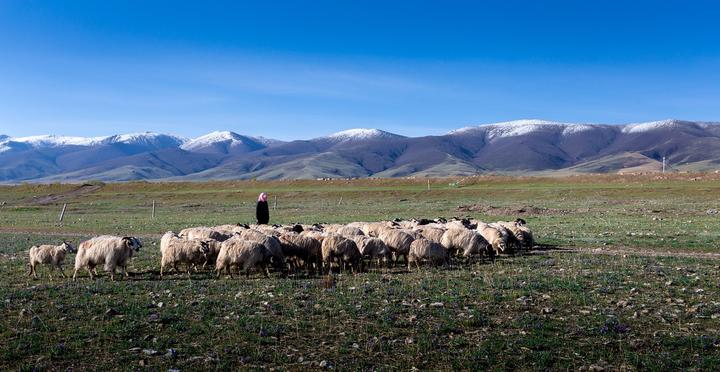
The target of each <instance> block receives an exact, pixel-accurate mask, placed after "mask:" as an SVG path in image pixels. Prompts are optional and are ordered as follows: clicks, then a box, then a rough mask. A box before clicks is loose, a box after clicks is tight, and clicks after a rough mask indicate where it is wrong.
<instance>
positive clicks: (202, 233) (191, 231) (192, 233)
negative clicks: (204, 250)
mask: <svg viewBox="0 0 720 372" xmlns="http://www.w3.org/2000/svg"><path fill="white" fill-rule="evenodd" d="M178 235H179V236H180V237H181V238H184V239H187V240H195V239H201V240H205V239H212V240H217V241H219V242H223V241H225V240H228V239H230V236H231V235H232V234H229V233H228V232H227V231H220V230H216V229H214V228H210V227H190V228H187V229H183V230H181V231H180V233H179V234H178Z"/></svg>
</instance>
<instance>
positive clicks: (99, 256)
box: [73, 235, 142, 281]
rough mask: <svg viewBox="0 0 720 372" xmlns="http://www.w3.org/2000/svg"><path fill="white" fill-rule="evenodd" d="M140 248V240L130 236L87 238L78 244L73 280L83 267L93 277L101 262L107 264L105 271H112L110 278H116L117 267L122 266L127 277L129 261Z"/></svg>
mask: <svg viewBox="0 0 720 372" xmlns="http://www.w3.org/2000/svg"><path fill="white" fill-rule="evenodd" d="M140 248H142V243H141V242H140V240H139V239H138V238H135V237H129V236H126V237H119V236H110V235H102V236H98V237H95V238H92V239H90V240H86V241H84V242H82V243H80V245H79V246H78V252H77V255H76V256H75V272H74V273H73V281H74V280H75V278H76V277H77V273H78V271H79V270H80V269H82V268H83V267H85V268H87V271H88V274H90V279H93V278H94V277H93V270H95V266H98V265H100V264H103V265H104V266H105V271H109V272H110V280H113V281H114V280H115V269H116V268H117V267H120V269H121V270H122V272H123V274H125V277H128V276H129V275H128V273H127V262H128V260H129V259H130V258H131V257H132V256H133V254H134V253H137V252H139V251H140Z"/></svg>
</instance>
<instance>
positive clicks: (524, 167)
mask: <svg viewBox="0 0 720 372" xmlns="http://www.w3.org/2000/svg"><path fill="white" fill-rule="evenodd" d="M663 157H665V158H666V159H667V164H668V169H669V170H674V171H714V170H717V169H720V123H714V122H695V121H684V120H662V121H655V122H648V123H638V124H624V125H610V124H576V123H560V122H553V121H545V120H517V121H510V122H503V123H494V124H484V125H477V126H469V127H465V128H461V129H457V130H454V131H451V132H449V133H446V134H444V135H438V136H424V137H405V136H401V135H398V134H393V133H389V132H386V131H382V130H379V129H350V130H346V131H342V132H338V133H335V134H331V135H329V136H324V137H319V138H314V139H310V140H296V141H279V140H274V139H268V138H262V137H251V136H244V135H241V134H237V133H233V132H228V131H225V132H212V133H209V134H207V135H204V136H201V137H198V138H195V139H186V138H182V137H178V136H173V135H167V134H157V133H150V132H146V133H136V134H124V135H114V136H108V137H65V136H58V135H44V136H32V137H17V138H13V137H9V136H6V135H0V182H2V183H18V182H42V183H45V182H76V181H86V180H102V181H129V180H159V179H163V180H173V181H183V180H188V181H189V180H208V179H251V178H257V179H300V178H328V177H329V178H346V177H408V176H414V177H442V176H454V175H474V174H479V173H496V174H498V173H499V174H548V173H553V174H573V173H609V172H653V171H659V170H661V168H662V159H663Z"/></svg>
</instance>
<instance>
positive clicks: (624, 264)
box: [0, 174, 720, 370]
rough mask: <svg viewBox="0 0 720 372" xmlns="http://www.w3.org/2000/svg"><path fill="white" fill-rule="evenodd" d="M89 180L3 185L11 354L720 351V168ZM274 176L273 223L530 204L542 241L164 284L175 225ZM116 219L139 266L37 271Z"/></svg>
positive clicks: (414, 361)
mask: <svg viewBox="0 0 720 372" xmlns="http://www.w3.org/2000/svg"><path fill="white" fill-rule="evenodd" d="M79 186H80V185H19V186H11V187H10V186H8V187H0V278H2V283H1V284H0V301H2V302H0V339H1V340H3V342H0V369H3V370H6V369H15V370H17V369H26V370H30V369H40V370H42V369H50V370H64V369H66V368H68V367H73V368H75V369H76V370H83V369H101V368H102V369H107V368H109V369H113V370H128V369H135V368H138V369H151V370H167V369H175V368H176V369H181V370H196V369H221V370H222V369H234V368H253V367H284V368H287V369H301V368H319V367H320V366H321V365H322V366H324V367H332V368H335V369H411V368H412V367H416V368H419V369H428V368H432V369H452V368H460V369H477V368H492V369H510V368H518V369H590V368H606V369H629V370H632V369H651V370H663V369H700V370H702V369H715V368H717V367H716V366H717V365H718V363H719V362H720V287H719V286H718V283H720V275H719V274H718V268H719V265H720V261H719V260H718V258H720V215H717V214H714V212H713V210H715V209H720V200H719V198H718V195H720V177H719V176H718V175H714V174H713V175H708V174H695V175H668V176H658V175H643V176H582V177H567V178H530V177H512V178H511V177H471V178H462V179H433V180H431V187H430V190H429V191H428V190H427V180H425V179H418V180H401V179H383V180H351V181H344V180H342V181H341V180H334V181H263V182H261V181H246V182H217V183H216V182H206V183H145V182H138V183H122V184H106V185H100V186H101V187H99V188H97V187H89V186H86V187H85V188H80V189H78V187H79ZM260 191H266V192H268V193H269V194H270V195H271V197H270V202H271V221H273V222H277V223H288V222H303V223H312V222H350V221H358V220H380V219H391V218H395V217H398V218H412V217H415V218H420V217H426V218H434V217H438V216H445V217H450V216H472V217H476V218H479V219H482V220H486V221H495V220H500V219H510V218H515V217H522V218H524V219H526V220H527V221H528V224H529V225H530V226H531V227H532V229H533V231H534V233H535V235H536V239H537V241H538V242H539V243H541V244H542V249H538V250H535V251H533V252H530V253H529V254H524V255H519V256H513V257H501V258H500V259H499V260H498V261H497V262H496V263H495V264H484V263H469V262H455V263H454V264H453V266H452V267H450V268H439V269H431V268H425V269H422V270H420V271H412V272H408V271H406V270H404V269H402V268H394V269H392V270H390V271H387V272H385V271H379V270H374V271H371V272H368V273H363V274H360V275H357V276H353V275H345V274H341V275H338V276H336V277H335V279H334V281H333V282H332V283H329V282H328V281H327V280H326V279H325V278H308V277H305V276H299V277H290V278H279V277H277V276H273V277H271V278H270V279H265V278H261V277H259V276H254V277H252V278H251V279H250V280H244V279H242V280H238V279H235V280H229V279H221V280H215V279H214V278H212V275H211V274H210V273H199V274H197V275H196V276H195V277H194V278H193V280H188V279H187V278H185V277H181V276H179V275H177V276H174V277H172V278H171V279H170V280H163V281H160V280H158V272H157V271H158V261H159V252H158V249H157V246H156V245H155V244H158V240H159V237H160V235H161V234H162V233H163V232H165V231H167V230H175V231H177V230H180V229H182V228H184V227H188V226H195V225H214V224H222V223H237V222H252V217H253V213H254V203H255V198H256V195H257V194H258V193H259V192H260ZM275 196H277V208H276V209H273V207H272V205H273V203H274V200H275V199H274V197H275ZM153 200H154V201H155V203H156V208H157V209H156V218H154V219H152V218H150V214H151V206H152V201H153ZM63 203H67V205H68V206H67V211H66V216H65V219H64V221H63V223H59V222H58V221H57V219H58V214H59V212H60V209H61V208H62V205H63ZM100 233H110V234H119V235H138V236H141V237H142V238H143V240H144V242H145V247H144V248H143V250H141V252H140V254H139V255H138V256H137V257H135V258H133V261H132V263H131V271H132V272H133V275H132V276H131V278H129V279H128V280H124V281H121V282H115V283H112V282H109V281H108V280H107V277H105V276H103V277H102V278H100V279H99V280H97V281H93V282H91V281H90V280H89V279H88V278H87V277H86V276H84V275H83V277H82V278H81V280H79V281H78V282H75V283H73V282H70V281H68V280H61V279H55V280H54V281H50V280H49V279H48V278H47V275H46V274H47V270H46V269H44V268H43V269H40V274H41V275H42V278H41V279H39V280H32V279H30V278H28V277H27V276H25V273H26V270H27V269H26V267H25V262H26V258H27V253H26V251H27V249H28V248H29V247H30V246H31V245H32V244H37V243H40V242H43V243H46V242H55V241H59V240H60V239H63V238H69V239H71V240H73V241H76V242H77V241H80V240H82V239H84V238H87V237H90V236H92V235H95V234H100ZM72 261H73V256H72V255H71V256H70V257H69V258H68V259H67V262H66V265H65V266H66V272H67V273H70V272H71V270H70V269H71V267H72ZM168 349H170V351H168Z"/></svg>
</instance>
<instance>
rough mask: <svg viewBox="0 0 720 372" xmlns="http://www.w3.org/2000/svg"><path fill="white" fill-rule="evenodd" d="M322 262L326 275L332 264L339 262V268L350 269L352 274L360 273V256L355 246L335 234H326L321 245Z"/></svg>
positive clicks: (351, 241)
mask: <svg viewBox="0 0 720 372" xmlns="http://www.w3.org/2000/svg"><path fill="white" fill-rule="evenodd" d="M321 250H322V258H323V262H325V263H326V264H327V269H328V271H327V272H328V273H330V272H331V271H332V263H333V262H335V261H336V260H337V261H339V262H338V263H339V264H340V267H341V268H343V269H344V268H345V267H346V265H348V264H349V265H350V266H351V267H352V272H353V273H355V272H357V271H358V270H360V271H362V270H363V267H362V255H361V254H360V250H359V249H358V247H357V244H355V242H354V241H353V240H352V239H347V238H345V237H343V236H340V235H337V234H327V236H325V239H323V241H322V244H321Z"/></svg>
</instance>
